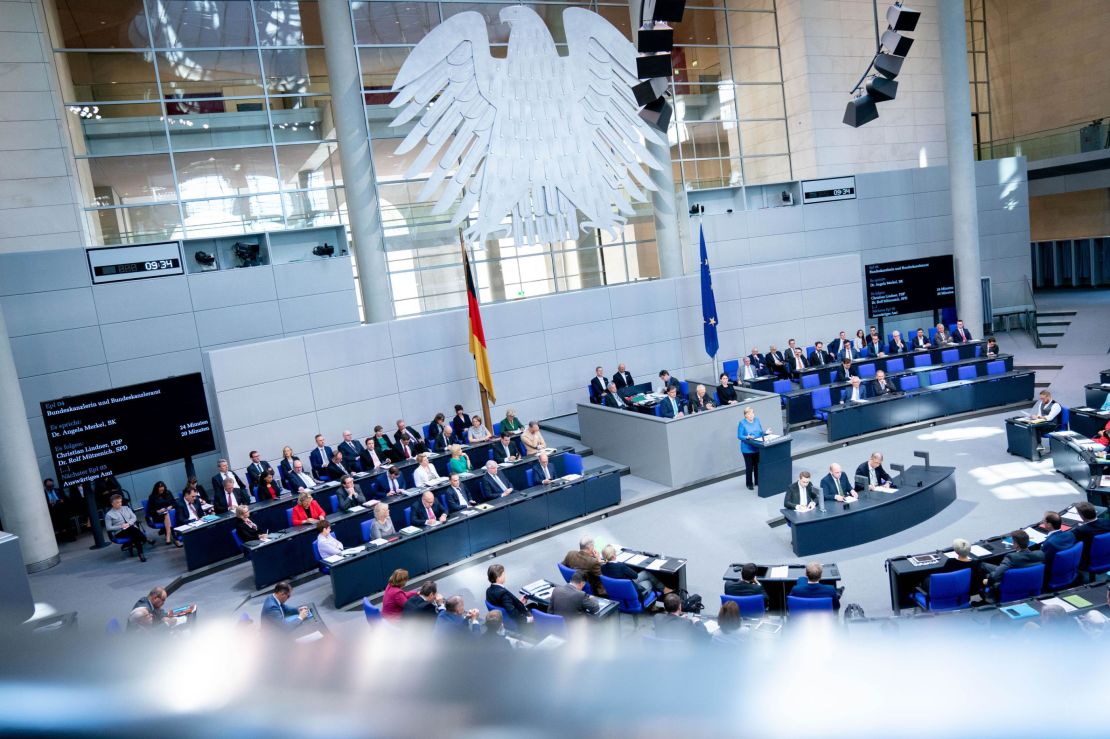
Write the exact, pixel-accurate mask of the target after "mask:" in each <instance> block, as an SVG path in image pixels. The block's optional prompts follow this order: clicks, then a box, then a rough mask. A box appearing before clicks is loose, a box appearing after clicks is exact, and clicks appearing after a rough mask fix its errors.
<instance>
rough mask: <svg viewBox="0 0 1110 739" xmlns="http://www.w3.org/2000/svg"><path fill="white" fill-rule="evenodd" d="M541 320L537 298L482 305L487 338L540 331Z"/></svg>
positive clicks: (483, 326) (483, 325)
mask: <svg viewBox="0 0 1110 739" xmlns="http://www.w3.org/2000/svg"><path fill="white" fill-rule="evenodd" d="M541 320H542V311H541V310H540V301H539V299H536V298H533V299H531V300H514V301H512V302H511V303H494V304H492V305H483V306H482V329H483V330H484V331H485V334H486V339H487V340H493V339H501V338H504V337H507V336H518V335H520V334H529V333H533V332H535V331H539V330H541V329H542V328H543V326H542V323H541ZM464 330H465V329H464Z"/></svg>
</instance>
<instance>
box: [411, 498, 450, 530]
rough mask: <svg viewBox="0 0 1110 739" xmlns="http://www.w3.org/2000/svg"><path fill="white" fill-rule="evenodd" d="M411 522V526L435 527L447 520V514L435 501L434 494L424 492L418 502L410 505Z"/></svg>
mask: <svg viewBox="0 0 1110 739" xmlns="http://www.w3.org/2000/svg"><path fill="white" fill-rule="evenodd" d="M409 510H410V511H412V513H411V520H412V525H413V526H420V527H424V526H435V525H436V524H437V523H442V522H443V521H446V520H447V512H446V511H445V510H443V506H442V505H440V504H439V501H438V500H436V496H435V493H433V492H432V491H431V490H425V491H424V494H423V495H421V496H420V500H419V501H417V502H416V503H413V504H412V508H410V509H409Z"/></svg>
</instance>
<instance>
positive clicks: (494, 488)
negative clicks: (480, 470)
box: [482, 459, 513, 501]
mask: <svg viewBox="0 0 1110 739" xmlns="http://www.w3.org/2000/svg"><path fill="white" fill-rule="evenodd" d="M511 492H513V486H512V484H511V483H510V482H509V478H507V477H505V473H504V472H501V471H500V470H498V469H497V462H494V461H493V460H492V459H491V460H490V461H488V462H486V474H485V476H484V477H483V478H482V500H484V501H490V500H497V499H498V498H502V497H504V496H506V495H508V494H509V493H511Z"/></svg>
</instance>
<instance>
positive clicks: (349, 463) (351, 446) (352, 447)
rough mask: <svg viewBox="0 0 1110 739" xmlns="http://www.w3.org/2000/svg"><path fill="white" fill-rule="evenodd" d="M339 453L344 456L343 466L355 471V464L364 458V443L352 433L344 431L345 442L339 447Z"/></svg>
mask: <svg viewBox="0 0 1110 739" xmlns="http://www.w3.org/2000/svg"><path fill="white" fill-rule="evenodd" d="M339 451H340V453H342V455H343V466H344V467H346V468H347V469H349V470H354V469H355V464H356V463H357V462H358V459H359V457H360V456H362V452H363V446H362V442H360V441H359V440H358V439H356V438H354V436H353V435H352V434H351V432H350V431H344V432H343V442H342V443H341V444H340V445H339Z"/></svg>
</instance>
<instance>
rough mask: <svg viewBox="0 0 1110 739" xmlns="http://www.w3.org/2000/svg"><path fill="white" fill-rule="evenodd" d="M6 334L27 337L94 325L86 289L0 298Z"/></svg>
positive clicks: (93, 306)
mask: <svg viewBox="0 0 1110 739" xmlns="http://www.w3.org/2000/svg"><path fill="white" fill-rule="evenodd" d="M0 308H3V311H4V321H5V322H6V323H7V325H8V335H9V336H26V335H28V334H42V333H47V332H50V331H62V330H64V329H69V328H82V327H85V326H95V325H96V324H97V312H96V306H95V305H94V304H93V298H92V291H91V290H89V289H88V288H75V289H71V290H52V291H50V292H43V293H26V294H22V295H9V296H7V297H0Z"/></svg>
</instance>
